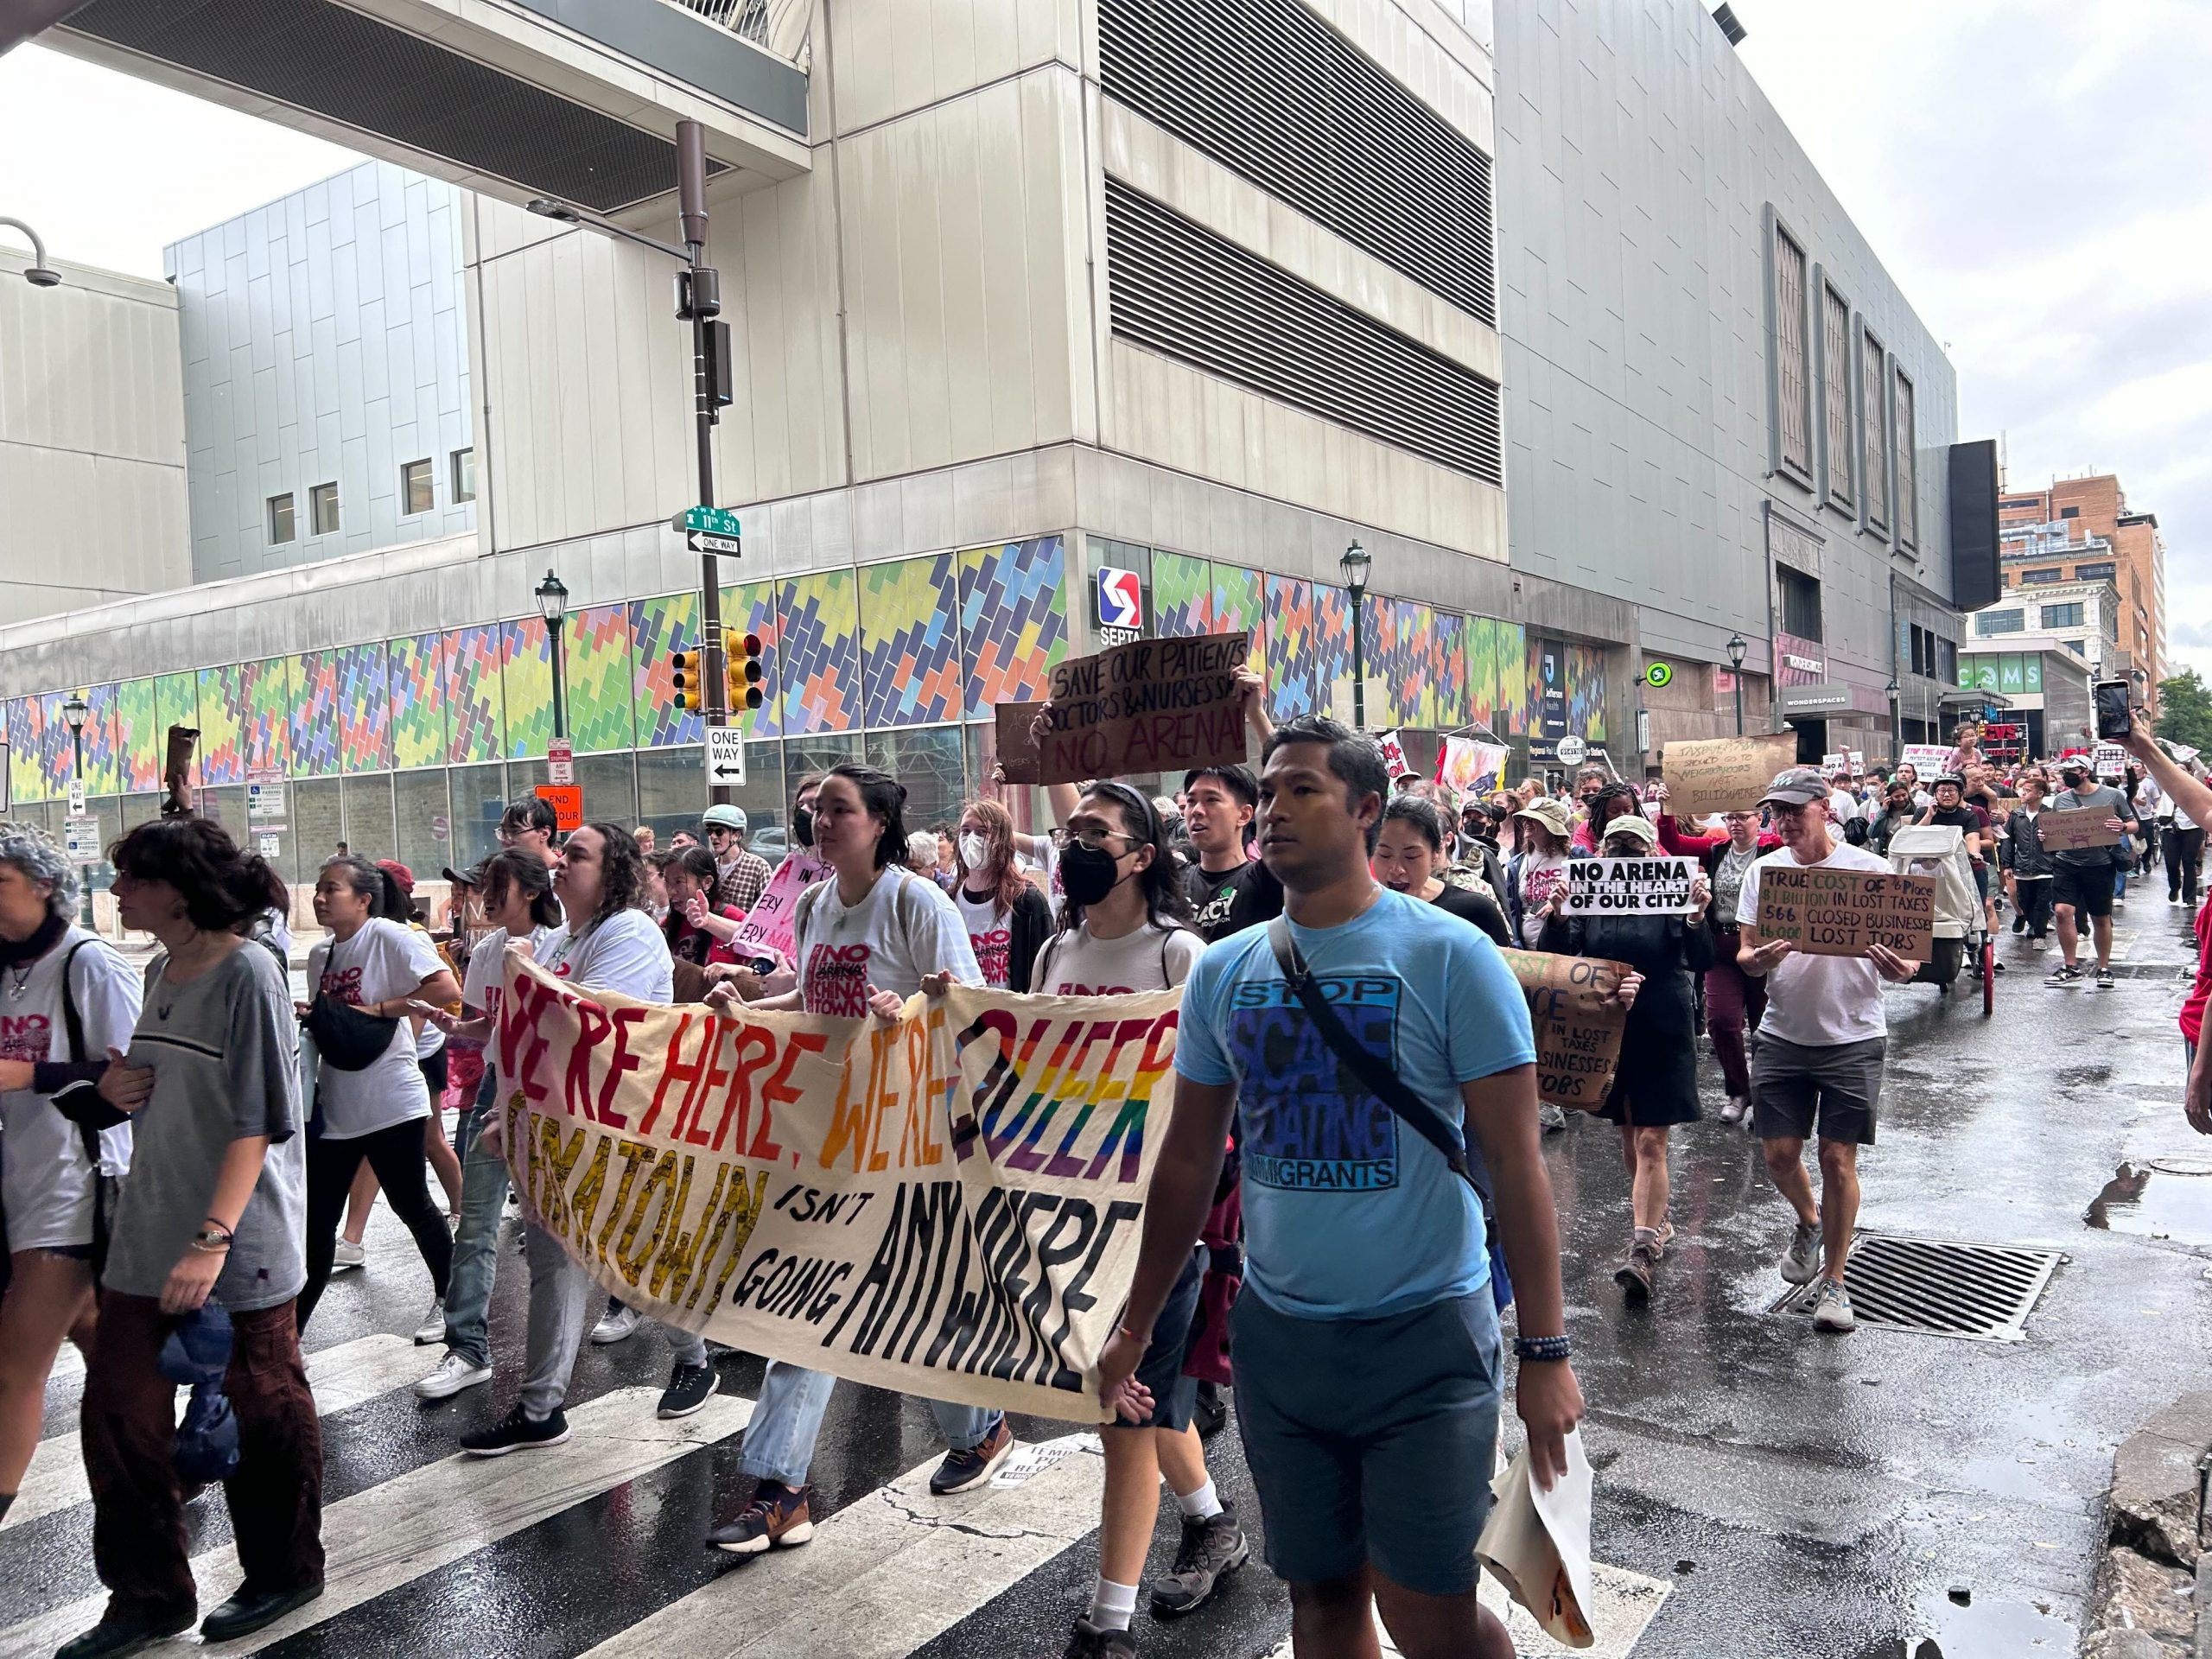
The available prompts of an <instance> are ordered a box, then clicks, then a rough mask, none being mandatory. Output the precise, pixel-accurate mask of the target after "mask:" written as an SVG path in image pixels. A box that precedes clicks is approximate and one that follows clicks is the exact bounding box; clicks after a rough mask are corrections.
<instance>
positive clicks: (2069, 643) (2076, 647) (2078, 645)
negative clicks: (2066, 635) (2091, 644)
mask: <svg viewBox="0 0 2212 1659" xmlns="http://www.w3.org/2000/svg"><path fill="white" fill-rule="evenodd" d="M2059 643H2060V644H2062V645H2064V646H2065V647H2066V649H2067V650H2069V651H2070V652H2073V653H2074V654H2075V656H2076V657H2080V658H2085V659H2086V658H2088V654H2089V653H2088V650H2087V649H2086V648H2084V646H2083V645H2082V641H2080V640H2079V639H2063V640H2061V641H2060V642H2059Z"/></svg>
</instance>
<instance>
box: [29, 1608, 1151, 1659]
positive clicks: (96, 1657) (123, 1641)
mask: <svg viewBox="0 0 2212 1659" xmlns="http://www.w3.org/2000/svg"><path fill="white" fill-rule="evenodd" d="M199 1616H200V1615H199V1613H198V1611H197V1610H195V1609H194V1608H191V1607H187V1608H186V1609H184V1610H183V1611H181V1612H179V1611H175V1610H171V1611H168V1612H163V1611H161V1610H160V1609H158V1608H152V1607H130V1606H124V1607H118V1606H116V1605H114V1604H113V1603H110V1604H109V1606H108V1609H107V1611H105V1612H104V1613H102V1614H101V1615H100V1622H99V1624H95V1625H93V1626H92V1629H91V1630H86V1632H85V1633H84V1634H83V1635H82V1636H77V1637H71V1638H70V1639H69V1640H68V1641H67V1642H65V1643H62V1644H61V1647H60V1651H59V1652H58V1653H57V1654H56V1655H55V1656H54V1659H118V1656H120V1655H123V1654H126V1653H137V1651H138V1650H139V1649H142V1648H147V1647H151V1646H152V1645H153V1644H154V1643H156V1642H159V1641H161V1640H162V1638H164V1637H171V1636H179V1635H181V1634H182V1633H183V1632H184V1631H186V1630H190V1629H191V1628H192V1626H193V1622H194V1620H195V1619H197V1618H199ZM1129 1651H1130V1652H1132V1653H1134V1652H1135V1651H1136V1649H1134V1648H1132V1649H1129Z"/></svg>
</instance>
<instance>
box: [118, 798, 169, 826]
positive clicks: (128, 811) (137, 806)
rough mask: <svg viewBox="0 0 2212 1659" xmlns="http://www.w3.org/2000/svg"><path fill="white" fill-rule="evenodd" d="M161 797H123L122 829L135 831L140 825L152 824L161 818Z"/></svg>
mask: <svg viewBox="0 0 2212 1659" xmlns="http://www.w3.org/2000/svg"><path fill="white" fill-rule="evenodd" d="M163 799H165V797H163V796H161V795H125V796H124V798H123V827H124V829H125V830H131V829H137V827H138V826H139V825H140V824H142V823H155V822H156V821H157V820H159V818H160V817H161V816H162V801H163Z"/></svg>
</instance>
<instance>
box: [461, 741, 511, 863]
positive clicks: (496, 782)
mask: <svg viewBox="0 0 2212 1659" xmlns="http://www.w3.org/2000/svg"><path fill="white" fill-rule="evenodd" d="M446 776H447V779H448V782H449V783H450V785H452V794H453V849H454V866H453V867H454V868H455V869H457V870H463V869H467V868H468V867H469V866H470V865H471V864H474V863H476V862H478V861H480V860H482V859H486V858H489V857H491V856H492V855H493V854H494V853H496V852H498V851H499V815H500V814H501V813H502V812H504V811H505V810H506V807H507V769H506V768H505V766H500V765H499V763H498V762H496V761H494V762H493V764H492V765H490V766H455V767H454V768H453V770H452V771H451V772H448V773H447V774H446Z"/></svg>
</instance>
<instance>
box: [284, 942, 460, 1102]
mask: <svg viewBox="0 0 2212 1659" xmlns="http://www.w3.org/2000/svg"><path fill="white" fill-rule="evenodd" d="M444 971H445V963H444V961H443V960H442V958H441V957H439V955H438V951H437V947H436V946H435V945H434V944H431V943H430V936H429V934H427V933H418V932H416V931H415V930H414V929H413V928H410V927H404V926H402V925H400V924H399V923H397V922H394V921H388V920H386V919H385V918H383V917H381V916H378V917H373V918H371V919H369V920H368V921H365V922H363V923H362V924H361V925H360V928H359V931H356V932H355V933H354V935H353V938H350V939H346V940H343V941H339V940H334V939H332V938H327V937H326V938H324V939H323V941H322V943H321V944H318V945H316V946H315V949H314V950H311V951H309V952H308V986H309V987H310V988H313V989H314V990H316V991H319V992H322V993H325V994H327V995H328V996H329V997H330V998H331V1000H332V1001H337V1002H344V1003H347V1004H350V1005H352V1006H353V1007H367V1006H369V1005H371V1004H373V1003H378V1002H391V1001H397V999H398V998H400V997H403V996H412V995H414V994H415V992H416V988H418V987H420V986H421V984H422V983H423V981H424V980H426V979H429V978H430V977H431V976H434V975H436V974H440V973H442V972H444ZM429 1115H430V1091H429V1088H428V1087H427V1086H426V1085H425V1084H423V1073H422V1070H421V1068H420V1067H418V1066H417V1065H416V1064H415V1031H414V1028H413V1027H412V1026H410V1024H409V1023H408V1021H407V1020H404V1019H403V1020H400V1021H399V1023H398V1025H397V1027H396V1028H395V1029H394V1030H393V1032H392V1033H391V1043H390V1044H389V1046H386V1048H385V1052H383V1053H382V1054H380V1055H378V1057H377V1058H375V1059H374V1060H372V1061H371V1062H370V1063H369V1064H368V1065H365V1066H363V1067H362V1068H361V1069H360V1070H359V1071H341V1070H340V1069H339V1068H338V1067H337V1066H334V1065H330V1064H329V1063H328V1062H327V1061H326V1062H324V1064H323V1066H322V1069H321V1071H319V1072H318V1073H317V1074H316V1077H315V1116H316V1118H317V1119H318V1120H319V1121H320V1122H321V1125H322V1137H323V1139H324V1140H326V1141H356V1140H359V1138H360V1137H361V1136H363V1135H373V1134H375V1133H376V1132H377V1131H378V1129H388V1128H391V1126H392V1125H393V1124H395V1123H404V1122H407V1121H408V1120H409V1119H410V1118H415V1117H428V1116H429Z"/></svg>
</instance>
